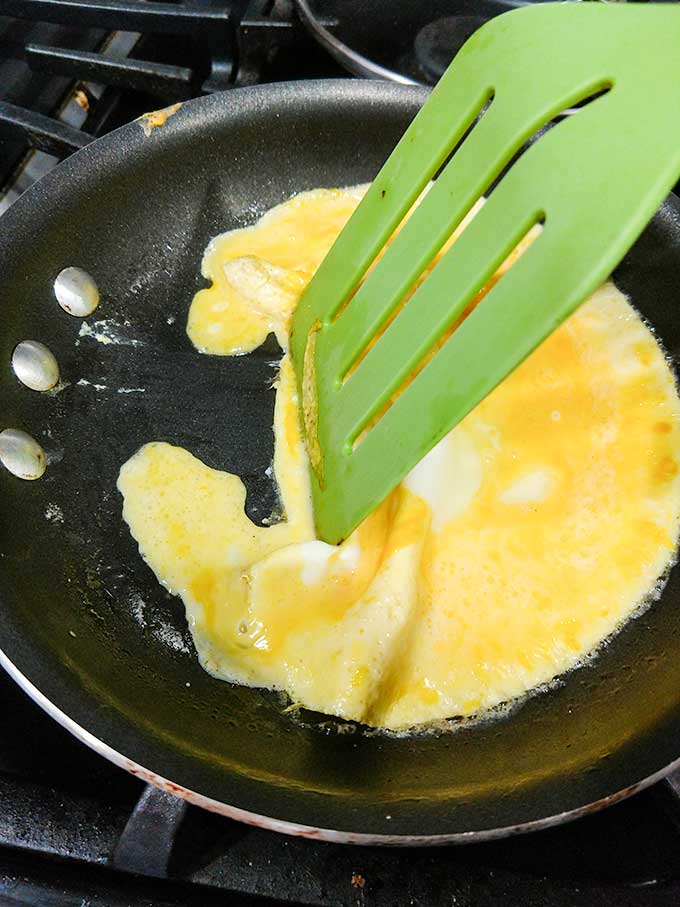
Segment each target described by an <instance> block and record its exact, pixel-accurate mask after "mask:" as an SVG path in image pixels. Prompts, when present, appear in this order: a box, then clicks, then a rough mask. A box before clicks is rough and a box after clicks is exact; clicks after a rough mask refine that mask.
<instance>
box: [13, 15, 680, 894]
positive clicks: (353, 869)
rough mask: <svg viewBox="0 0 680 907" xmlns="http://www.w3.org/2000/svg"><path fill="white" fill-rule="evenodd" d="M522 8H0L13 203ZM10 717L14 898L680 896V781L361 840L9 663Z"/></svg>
mask: <svg viewBox="0 0 680 907" xmlns="http://www.w3.org/2000/svg"><path fill="white" fill-rule="evenodd" d="M510 5H515V4H511V3H510V2H503V0H473V2H465V0H438V2H437V0H434V2H430V3H428V2H418V3H414V2H413V0H373V2H372V3H370V4H366V3H365V2H360V0H344V2H339V0H335V2H331V0H295V2H294V0H222V2H220V0H202V2H201V0H191V2H188V0H187V2H151V0H149V2H147V0H0V213H1V212H2V211H4V210H6V209H7V208H8V207H9V206H10V205H11V204H12V203H13V201H14V200H15V199H16V198H17V197H18V196H19V195H20V194H21V193H22V192H23V191H25V189H26V188H28V187H29V186H30V185H31V183H32V182H34V181H35V180H36V179H38V178H39V177H40V176H41V175H42V174H44V173H45V172H47V170H49V169H51V168H52V167H53V166H55V165H56V164H57V163H58V162H59V160H61V159H63V158H64V157H66V156H67V155H68V154H70V153H72V152H73V151H74V150H77V149H78V148H80V147H82V146H83V145H84V144H86V143H87V142H89V141H91V140H92V139H93V138H95V137H97V136H99V135H102V134H104V133H106V132H108V131H110V130H111V129H113V128H115V127H116V126H118V125H121V124H123V123H125V122H128V121H129V120H130V119H132V118H134V117H136V116H139V115H140V114H142V113H144V112H145V111H147V110H149V109H154V108H157V107H162V106H165V105H166V104H170V103H173V102H175V101H179V100H184V99H186V98H190V97H193V96H196V95H200V94H204V93H208V92H211V91H216V90H229V89H231V88H234V87H238V86H246V85H251V84H255V83H259V82H269V81H278V80H288V79H308V78H324V77H339V76H340V77H342V76H344V77H347V78H350V77H352V75H361V76H368V77H382V78H388V79H392V80H394V81H401V82H423V83H425V84H428V83H433V82H434V81H436V79H437V78H438V76H439V75H440V74H441V71H442V70H443V68H444V67H445V66H446V65H447V63H448V61H449V59H450V58H451V56H452V55H453V53H455V49H456V48H457V47H459V46H460V44H461V43H462V41H464V40H465V38H466V37H467V36H468V35H469V34H470V33H471V31H473V30H474V29H475V28H477V27H478V26H479V25H480V24H481V23H482V22H484V21H485V20H486V19H487V18H489V17H490V16H492V15H495V14H497V13H499V12H502V11H503V10H504V9H505V8H507V7H508V6H510ZM0 229H1V221H0ZM0 726H1V730H0V907H5V905H7V907H9V905H50V907H60V905H110V907H118V905H121V907H122V905H131V904H135V905H137V904H144V905H148V907H155V905H174V904H177V905H179V904H182V905H193V904H196V905H201V907H205V905H210V904H213V903H215V904H217V903H219V904H220V905H224V904H235V905H247V904H268V905H274V904H289V905H290V904H304V905H319V907H321V905H333V907H336V905H337V907H344V905H347V907H349V905H368V907H370V905H375V907H383V905H384V907H401V905H423V907H424V905H427V907H437V905H458V907H467V905H490V907H493V905H503V907H507V905H514V904H517V905H520V904H521V905H533V907H543V905H545V907H562V905H564V907H567V905H569V907H571V905H575V904H593V903H597V904H602V905H604V907H607V905H617V907H620V905H628V904H631V905H637V904H641V903H643V902H644V903H646V904H653V905H666V904H667V905H669V907H670V905H671V904H677V903H680V776H678V777H673V776H671V777H669V778H667V779H666V780H665V781H663V782H660V783H658V784H657V785H655V786H654V787H652V788H650V789H648V790H645V791H643V792H642V793H640V794H638V795H637V796H635V797H634V798H631V799H629V800H627V801H624V802H622V803H620V804H618V805H616V806H613V807H612V808H610V809H608V810H606V811H605V812H602V813H598V814H595V815H591V816H588V817H586V818H583V819H581V820H579V821H578V822H575V823H571V824H569V825H566V826H562V827H558V828H554V829H549V830H546V831H543V832H540V833H535V834H533V835H530V836H525V837H516V838H510V839H507V840H503V841H498V842H493V843H486V844H475V845H469V846H467V847H458V848H431V849H428V848H403V849H401V848H400V849H386V848H382V849H381V848H376V847H350V846H343V845H337V844H327V843H322V842H316V841H310V840H303V839H297V838H288V837H284V836H282V835H277V834H274V833H272V832H267V831H264V830H262V829H256V828H252V827H249V826H246V825H241V824H238V823H236V822H234V821H230V820H228V819H225V818H222V817H219V816H216V815H212V814H210V813H207V812H204V811H201V810H200V809H198V808H197V807H194V806H188V805H187V804H186V803H184V802H183V801H180V800H178V799H176V798H174V797H172V796H171V795H169V794H167V793H163V792H161V791H159V790H156V789H155V788H151V787H147V786H145V785H144V784H143V783H142V782H141V781H140V780H139V779H137V778H135V777H133V776H131V775H128V774H126V773H125V772H123V771H121V770H119V769H117V768H116V767H114V766H113V765H111V764H110V763H108V762H107V761H105V760H104V759H102V758H101V757H100V756H98V755H96V754H95V753H93V752H91V751H90V750H88V749H87V748H86V747H84V746H83V745H82V744H80V743H79V742H77V741H76V740H75V739H74V738H72V737H71V736H70V735H69V734H68V733H67V732H66V731H64V730H62V728H60V727H59V726H58V725H57V724H55V723H54V722H53V721H52V720H51V719H50V718H49V717H47V716H46V715H45V714H44V713H43V712H42V711H41V710H40V709H39V708H38V707H37V706H36V705H34V704H33V703H32V702H31V701H30V700H29V699H28V698H26V696H25V695H24V694H23V693H22V692H21V691H20V690H19V689H18V687H16V686H15V685H14V683H13V682H12V681H11V680H10V679H9V677H7V676H6V675H4V674H0Z"/></svg>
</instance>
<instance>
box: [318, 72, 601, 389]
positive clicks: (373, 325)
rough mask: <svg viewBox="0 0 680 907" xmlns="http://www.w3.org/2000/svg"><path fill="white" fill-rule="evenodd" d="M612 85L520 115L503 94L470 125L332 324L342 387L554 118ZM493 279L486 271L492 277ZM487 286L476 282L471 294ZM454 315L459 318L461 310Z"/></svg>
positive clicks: (330, 354)
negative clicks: (484, 199) (483, 200)
mask: <svg viewBox="0 0 680 907" xmlns="http://www.w3.org/2000/svg"><path fill="white" fill-rule="evenodd" d="M608 87H609V83H608V82H603V80H598V81H597V82H596V83H595V84H590V85H587V86H584V87H582V88H581V90H580V92H579V93H575V92H574V91H573V89H572V90H571V93H570V95H569V96H564V97H563V98H557V99H556V100H555V101H554V103H553V104H552V105H551V107H550V108H549V109H548V110H546V111H542V112H541V114H542V115H539V116H537V115H536V114H535V112H534V111H528V112H526V113H524V114H522V112H521V111H520V113H519V114H518V115H516V116H515V115H514V112H513V109H512V107H510V108H508V105H507V103H503V101H502V99H496V100H495V101H494V102H492V103H491V104H489V105H488V106H487V107H486V112H485V115H484V117H478V118H477V120H476V122H475V123H474V124H473V125H472V126H471V128H470V129H468V131H467V134H466V137H465V138H463V139H462V141H461V142H460V143H458V145H457V150H456V152H455V155H454V156H453V157H452V158H451V160H450V162H449V164H448V165H447V166H446V167H445V168H444V170H443V171H441V173H440V175H439V177H438V179H437V180H436V181H435V182H434V183H433V184H432V186H431V188H430V190H429V191H428V192H426V194H425V195H424V197H421V199H420V202H419V203H418V204H416V205H415V207H413V208H412V209H411V211H410V214H409V216H408V217H406V218H405V219H404V220H402V221H401V223H400V224H399V225H398V232H397V233H396V235H395V236H393V238H392V242H391V244H390V246H389V247H387V248H384V247H381V248H380V250H379V252H378V257H377V258H376V259H375V260H374V261H373V263H372V265H371V268H370V270H369V272H368V274H367V275H365V276H364V277H363V282H360V285H359V286H358V288H357V289H356V291H355V293H354V295H353V296H352V298H351V299H350V300H349V302H348V303H346V304H344V305H343V307H342V309H341V310H340V312H339V314H338V317H337V319H336V320H335V321H333V322H332V324H330V325H328V326H327V331H328V334H329V342H328V344H325V345H324V355H325V356H326V357H327V359H326V362H327V368H328V369H329V370H331V371H335V374H336V380H337V386H338V387H339V386H340V384H342V383H343V382H344V381H345V380H346V379H349V377H350V376H351V375H352V374H353V372H354V370H355V369H356V368H357V367H358V366H359V364H360V363H361V362H363V360H364V357H365V356H366V355H367V350H368V348H369V346H371V345H373V344H375V342H376V338H379V337H380V336H381V334H382V333H383V332H384V331H385V330H386V329H387V328H388V326H389V325H391V324H392V323H393V322H394V319H395V318H396V317H398V315H399V313H400V311H401V309H402V308H403V307H404V306H405V305H406V303H407V301H408V300H409V298H411V297H412V296H413V294H414V292H417V289H418V287H419V286H420V285H421V283H422V282H423V281H424V280H426V279H429V277H428V271H430V269H431V268H432V267H433V262H434V266H435V267H436V266H437V257H438V256H440V257H441V256H442V255H443V254H445V253H446V252H447V248H448V244H449V243H450V242H451V241H452V240H453V239H454V238H455V237H456V235H457V234H458V233H459V231H460V229H461V228H462V226H463V225H464V224H465V222H466V218H469V216H470V214H471V212H472V211H473V210H474V207H475V205H477V204H478V203H479V202H480V199H481V198H482V197H483V195H484V193H485V192H486V191H487V190H488V189H489V188H490V187H493V188H494V189H495V188H496V187H497V186H498V185H499V182H501V181H502V179H503V178H504V177H505V175H506V174H507V173H508V172H509V171H510V170H511V169H512V167H513V166H514V165H515V164H516V163H517V162H518V161H519V160H520V158H521V157H522V156H523V155H524V153H526V151H527V150H528V149H529V148H530V147H531V146H532V144H533V143H535V141H536V140H539V141H540V139H541V138H542V137H543V136H545V135H546V134H547V133H548V132H549V131H551V129H552V128H553V127H555V126H557V125H560V122H561V121H560V122H557V121H555V119H554V118H555V116H557V115H558V114H560V113H561V112H562V111H563V110H564V109H565V105H566V104H574V103H584V102H588V101H591V100H595V99H596V98H599V97H601V96H602V94H603V91H606V90H607V89H608ZM499 134H501V135H503V136H504V138H505V141H504V142H503V143H499V141H498V136H499ZM433 225H436V226H433ZM529 226H531V225H529ZM518 240H519V238H518ZM518 240H517V241H518ZM509 251H510V250H508V253H509ZM489 277H490V275H486V277H485V280H488V279H489ZM481 286H483V284H481V285H480V286H477V287H475V288H471V290H470V293H471V296H473V295H474V293H476V292H478V291H479V290H480V289H481ZM427 317H428V318H429V315H428V316H427ZM452 317H453V318H455V317H457V316H456V313H454V314H453V316H452ZM416 327H419V326H416ZM445 329H446V328H445V327H443V328H442V330H445ZM418 333H419V331H418ZM330 338H332V342H330ZM434 340H436V338H434ZM434 340H433V342H434ZM392 390H393V389H392Z"/></svg>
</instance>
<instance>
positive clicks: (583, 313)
mask: <svg viewBox="0 0 680 907" xmlns="http://www.w3.org/2000/svg"><path fill="white" fill-rule="evenodd" d="M363 191H364V190H363V188H362V187H359V188H355V189H350V190H333V191H329V190H318V191H314V192H308V193H304V194H302V195H299V196H297V197H295V198H293V199H291V200H290V201H288V202H286V203H285V204H283V205H280V206H279V207H277V208H275V209H273V210H272V211H270V212H268V213H267V214H266V215H265V216H264V217H262V218H261V219H260V220H259V221H258V222H257V223H256V224H255V225H254V226H253V227H251V228H249V229H245V230H235V231H233V232H231V233H227V234H224V235H223V236H219V237H217V238H216V239H215V240H213V242H212V243H211V244H210V246H209V247H208V249H207V251H206V254H205V258H204V262H203V271H204V274H205V276H206V277H208V278H209V279H210V280H211V281H212V285H211V286H210V288H209V289H205V290H202V291H201V292H200V293H198V294H197V296H196V297H195V299H194V301H193V304H192V306H191V310H190V313H189V320H188V333H189V336H190V337H191V339H192V341H193V343H194V344H195V345H196V346H197V347H198V348H199V349H200V350H201V351H203V352H205V353H211V354H218V355H233V354H236V353H243V352H247V351H249V350H252V349H254V348H255V347H257V346H258V345H259V344H261V343H262V342H263V341H264V339H265V337H266V336H267V335H268V334H269V333H270V332H274V333H275V334H276V336H277V338H278V341H279V343H280V344H281V346H282V348H283V349H284V350H285V349H286V347H287V339H288V328H289V324H290V318H291V314H292V312H293V310H294V308H295V305H296V302H297V300H298V298H299V296H300V294H301V292H302V290H303V289H304V287H305V285H306V283H307V281H308V280H309V279H310V277H311V275H312V274H313V273H314V270H315V268H316V267H317V266H318V264H319V262H320V261H321V259H322V258H323V256H324V254H325V253H326V251H327V250H328V248H329V247H330V245H331V243H332V241H333V239H334V238H335V236H336V235H337V233H338V232H339V231H340V229H341V228H342V227H343V225H344V224H345V222H346V220H347V218H348V217H349V215H350V214H351V212H352V210H353V209H354V208H355V206H356V204H357V203H358V200H359V199H360V197H361V195H362V192H363ZM679 409H680V401H679V400H678V396H677V393H676V388H675V384H674V380H673V376H672V374H671V371H670V369H669V367H668V365H667V363H666V361H665V359H664V356H663V353H662V351H661V349H660V348H659V346H658V345H657V343H656V342H655V340H654V337H653V336H652V334H651V333H650V331H649V330H648V329H647V328H646V327H645V325H644V324H643V323H642V321H641V320H640V318H639V317H638V316H637V314H636V313H635V311H634V310H633V309H632V307H631V306H630V305H629V303H628V302H627V300H626V299H625V297H624V296H623V295H622V294H621V293H620V292H619V291H618V290H617V289H616V288H615V287H614V286H613V285H612V284H611V283H608V284H606V285H605V286H603V287H602V288H601V289H600V290H599V291H598V292H597V293H595V295H594V296H593V297H592V298H591V299H590V300H589V301H588V302H587V303H586V304H584V305H583V306H582V307H581V308H580V309H579V310H578V311H577V312H576V313H575V314H574V315H573V316H572V317H571V318H570V319H569V320H568V321H567V322H566V323H565V324H564V325H563V326H562V327H561V328H560V329H559V330H557V331H556V332H555V333H554V334H553V335H552V336H551V337H550V338H549V339H548V340H547V341H546V342H545V343H544V344H543V345H542V346H541V347H540V348H539V349H537V350H536V351H535V352H534V353H533V355H532V356H531V357H530V358H529V359H527V360H526V361H525V362H524V364H523V365H522V366H521V367H520V368H518V369H517V370H516V371H515V372H514V373H513V374H512V375H511V376H510V377H509V378H508V379H506V380H505V381H504V382H503V384H502V385H500V386H499V387H498V388H497V389H496V390H495V391H494V392H493V393H492V394H491V395H490V396H489V397H488V398H487V399H486V400H485V401H484V402H483V403H482V404H481V405H480V406H478V407H477V408H476V409H475V410H474V412H472V413H471V414H470V415H469V416H468V417H467V418H466V419H465V420H464V422H463V423H462V424H461V425H460V426H458V427H457V428H456V429H455V430H454V431H453V432H451V434H450V435H448V436H447V437H446V438H445V439H444V440H443V441H442V442H441V443H440V444H439V445H438V446H437V447H436V448H435V449H434V450H433V451H432V452H431V453H430V454H429V455H428V456H427V457H426V458H425V459H424V460H423V461H422V462H421V463H420V464H419V465H418V466H417V467H416V468H415V469H414V470H413V471H412V473H411V474H410V475H409V476H408V477H407V479H406V480H405V481H404V482H403V483H402V484H401V485H400V486H399V487H398V488H397V489H396V490H395V491H394V492H393V493H392V494H391V495H390V497H389V498H388V499H387V500H386V501H385V502H384V503H383V504H382V505H381V506H380V507H379V508H378V509H377V510H376V511H375V512H374V513H373V514H371V516H370V517H369V518H368V519H366V520H365V522H364V523H363V524H362V525H361V526H360V527H359V528H358V529H357V530H356V532H354V533H353V534H352V536H351V537H350V538H349V539H347V541H345V542H344V543H343V544H342V545H340V546H339V547H337V548H336V547H332V546H330V545H327V544H325V543H324V542H321V541H318V540H317V539H316V538H315V534H314V521H313V513H312V509H311V501H310V492H309V484H308V462H307V457H306V453H305V449H304V443H303V439H302V436H301V431H300V420H299V415H298V401H297V398H296V388H295V380H294V373H293V369H292V365H291V362H290V360H289V358H288V356H287V355H284V357H283V359H282V362H281V367H280V373H279V378H278V386H277V398H276V409H275V425H274V429H275V439H276V448H275V457H274V473H275V477H276V481H277V483H278V487H279V490H280V495H281V502H282V506H283V510H284V513H285V514H286V519H285V521H283V522H279V523H278V524H276V525H272V526H269V527H258V526H255V525H254V524H253V523H252V522H251V521H250V520H249V519H248V517H247V516H246V515H245V513H244V502H245V489H244V486H243V484H242V482H241V480H240V479H239V478H238V477H237V476H234V475H229V474H227V473H223V472H218V471H216V470H213V469H209V468H208V467H207V466H205V465H204V464H203V463H201V462H200V461H199V460H197V459H196V458H195V457H194V456H192V454H191V453H190V452H188V451H186V450H182V449H181V448H178V447H173V446H171V445H169V444H166V443H163V442H162V441H154V442H152V443H150V444H147V445H145V446H144V447H143V448H142V449H141V450H140V451H139V452H138V453H136V454H135V455H134V456H133V457H132V458H131V459H130V460H129V461H128V462H127V463H126V464H125V465H124V466H123V467H122V469H121V472H120V478H119V482H118V487H119V489H120V491H121V492H122V494H123V496H124V510H123V515H124V518H125V520H126V521H127V523H128V524H129V526H130V530H131V532H132V534H133V536H134V537H135V539H136V540H137V541H138V543H139V547H140V551H141V553H142V555H143V556H144V558H145V559H146V561H147V562H148V564H149V565H150V566H151V568H152V569H153V570H154V572H155V573H156V576H157V577H158V578H159V580H160V581H161V582H162V583H163V584H164V585H165V586H167V587H168V588H169V589H171V590H172V591H173V592H176V593H177V594H179V595H181V596H182V599H183V600H184V603H185V605H186V611H187V617H188V621H189V626H190V627H191V631H192V633H193V636H194V640H195V643H196V648H197V650H198V653H199V657H200V659H201V663H202V664H203V666H204V667H205V669H206V670H207V671H209V672H210V673H212V674H214V675H215V676H217V677H220V678H223V679H225V680H229V681H233V682H236V683H242V684H249V685H251V686H259V687H269V688H273V689H279V690H285V691H287V693H288V694H289V696H290V697H291V699H292V701H293V702H295V703H299V704H302V705H304V706H306V707H308V708H310V709H315V710H318V711H320V712H326V713H329V714H333V715H338V716H342V717H345V718H351V719H356V720H358V721H361V722H365V723H367V724H370V725H375V726H379V727H384V728H390V729H405V728H410V727H413V726H415V725H419V724H422V723H425V722H431V721H435V720H439V719H444V718H448V717H453V716H469V715H473V714H476V713H480V712H482V711H483V710H487V709H490V708H492V707H493V706H496V705H498V704H500V703H505V702H508V701H510V700H513V699H515V698H516V697H519V696H522V695H523V694H525V693H526V692H527V691H529V690H531V689H533V688H535V687H537V686H539V685H541V684H545V683H547V682H549V681H550V680H551V679H553V678H554V677H556V676H557V675H559V674H561V673H562V672H564V671H566V670H568V669H570V668H573V667H574V666H576V665H578V663H579V661H581V660H582V659H583V658H584V657H585V656H587V655H589V654H590V653H591V652H592V651H593V650H594V649H595V648H596V647H597V646H598V645H600V644H601V643H602V642H603V640H605V639H606V638H607V637H608V636H609V635H610V634H611V633H612V632H614V631H615V630H616V629H617V628H619V627H620V626H621V624H622V623H623V622H624V621H625V620H626V619H627V618H628V617H630V615H631V614H632V613H633V612H634V611H635V610H636V608H638V607H639V606H640V605H641V604H642V603H644V602H645V600H647V599H648V598H649V596H650V594H651V593H652V592H653V590H654V588H655V584H657V583H658V582H659V580H660V578H661V577H662V576H663V573H664V571H665V570H666V569H667V567H668V566H669V563H670V562H671V560H672V558H673V556H674V551H675V547H676V542H677V536H678V518H679V510H680V507H679V503H680V497H679V491H680V484H679V477H678V472H679V470H678V460H679V458H680V429H679V427H678V426H679V423H678V413H679Z"/></svg>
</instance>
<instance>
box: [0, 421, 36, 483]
mask: <svg viewBox="0 0 680 907" xmlns="http://www.w3.org/2000/svg"><path fill="white" fill-rule="evenodd" d="M0 463H2V465H3V466H4V467H6V468H7V469H8V470H9V471H10V472H11V473H12V475H15V476H18V478H20V479H39V478H40V476H41V475H42V474H43V473H44V472H45V465H46V464H45V451H44V450H43V449H42V447H41V446H40V445H39V444H38V442H37V441H35V440H34V439H33V438H32V437H31V436H30V435H28V434H26V432H25V431H21V429H19V428H6V429H5V430H4V431H0Z"/></svg>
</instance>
